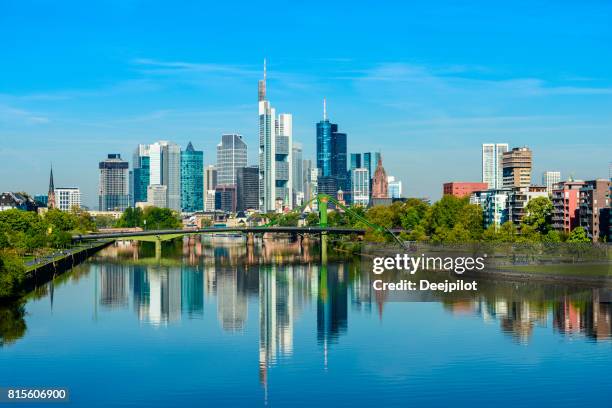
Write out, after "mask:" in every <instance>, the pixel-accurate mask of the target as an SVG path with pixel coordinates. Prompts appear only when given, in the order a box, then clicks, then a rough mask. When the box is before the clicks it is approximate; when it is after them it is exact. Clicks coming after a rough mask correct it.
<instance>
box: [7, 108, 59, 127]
mask: <svg viewBox="0 0 612 408" xmlns="http://www.w3.org/2000/svg"><path fill="white" fill-rule="evenodd" d="M0 123H4V124H17V125H23V124H26V125H43V124H46V123H49V118H48V117H47V116H45V115H42V114H39V113H35V112H31V111H27V110H25V109H19V108H15V107H12V106H8V105H0Z"/></svg>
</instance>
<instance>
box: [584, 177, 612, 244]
mask: <svg viewBox="0 0 612 408" xmlns="http://www.w3.org/2000/svg"><path fill="white" fill-rule="evenodd" d="M579 216H580V226H581V227H583V228H584V229H585V231H586V233H587V235H588V237H589V238H590V239H591V240H593V241H598V240H603V239H605V238H607V235H608V230H609V228H610V181H608V180H605V179H599V180H590V181H586V182H585V183H584V185H582V187H580V211H579Z"/></svg>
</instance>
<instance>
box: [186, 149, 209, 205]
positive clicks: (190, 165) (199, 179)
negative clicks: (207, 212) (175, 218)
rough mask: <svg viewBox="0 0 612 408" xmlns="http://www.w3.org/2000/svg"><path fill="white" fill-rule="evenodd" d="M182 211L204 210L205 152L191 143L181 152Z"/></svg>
mask: <svg viewBox="0 0 612 408" xmlns="http://www.w3.org/2000/svg"><path fill="white" fill-rule="evenodd" d="M181 209H182V211H184V212H196V211H202V210H204V152H202V151H201V150H195V149H194V148H193V145H192V144H191V142H189V144H188V145H187V149H185V150H184V151H182V152H181Z"/></svg>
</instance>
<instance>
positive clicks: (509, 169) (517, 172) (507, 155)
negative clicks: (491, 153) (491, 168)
mask: <svg viewBox="0 0 612 408" xmlns="http://www.w3.org/2000/svg"><path fill="white" fill-rule="evenodd" d="M531 165H532V157H531V150H529V148H527V147H515V148H513V149H512V150H510V151H507V152H504V153H503V156H502V167H503V173H502V174H503V186H504V188H512V187H529V186H530V185H531Z"/></svg>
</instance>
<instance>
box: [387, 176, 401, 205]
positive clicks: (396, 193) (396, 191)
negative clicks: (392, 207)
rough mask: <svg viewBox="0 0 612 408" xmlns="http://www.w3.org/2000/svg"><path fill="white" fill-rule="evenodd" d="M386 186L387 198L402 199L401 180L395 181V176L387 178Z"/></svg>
mask: <svg viewBox="0 0 612 408" xmlns="http://www.w3.org/2000/svg"><path fill="white" fill-rule="evenodd" d="M387 184H388V186H389V197H390V198H395V199H398V198H401V197H402V182H401V180H396V179H395V176H388V177H387Z"/></svg>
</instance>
